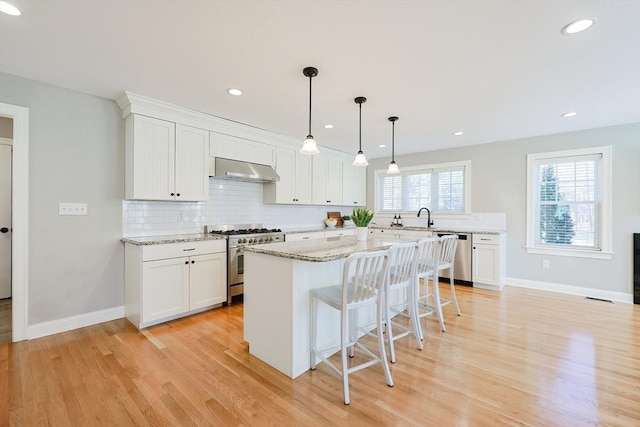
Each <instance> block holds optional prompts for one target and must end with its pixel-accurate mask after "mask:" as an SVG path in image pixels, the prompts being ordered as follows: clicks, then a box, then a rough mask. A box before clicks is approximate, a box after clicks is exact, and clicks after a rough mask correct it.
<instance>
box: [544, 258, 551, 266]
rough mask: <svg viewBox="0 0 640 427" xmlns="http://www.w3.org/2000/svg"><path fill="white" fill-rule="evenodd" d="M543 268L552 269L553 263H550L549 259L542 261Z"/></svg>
mask: <svg viewBox="0 0 640 427" xmlns="http://www.w3.org/2000/svg"><path fill="white" fill-rule="evenodd" d="M542 268H551V263H550V262H549V260H548V259H543V260H542Z"/></svg>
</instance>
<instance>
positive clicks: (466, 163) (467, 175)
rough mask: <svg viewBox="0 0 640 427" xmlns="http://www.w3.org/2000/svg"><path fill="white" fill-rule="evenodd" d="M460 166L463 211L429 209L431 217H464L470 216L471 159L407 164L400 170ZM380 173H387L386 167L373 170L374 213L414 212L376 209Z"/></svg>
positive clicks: (417, 170) (409, 170)
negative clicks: (462, 171)
mask: <svg viewBox="0 0 640 427" xmlns="http://www.w3.org/2000/svg"><path fill="white" fill-rule="evenodd" d="M460 167H462V168H463V170H464V173H463V188H464V195H463V200H464V211H463V212H449V211H434V210H433V209H431V211H432V214H431V217H432V218H434V216H436V217H439V218H446V217H455V218H460V217H465V216H470V215H471V212H472V211H471V184H470V182H471V160H463V161H459V162H448V163H433V164H427V165H418V166H408V167H402V169H401V172H402V173H407V172H422V171H424V172H425V173H427V172H431V171H432V170H435V169H455V168H460ZM380 175H387V169H376V170H375V171H374V189H373V190H374V193H373V203H374V205H373V209H374V213H375V214H376V215H377V216H379V217H385V216H387V215H388V216H392V215H394V214H407V213H415V212H411V211H406V210H393V211H381V210H379V209H378V206H379V194H380V193H379V190H380V185H379V182H380Z"/></svg>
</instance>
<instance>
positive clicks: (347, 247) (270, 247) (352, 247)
mask: <svg viewBox="0 0 640 427" xmlns="http://www.w3.org/2000/svg"><path fill="white" fill-rule="evenodd" d="M424 237H425V236H424V235H419V234H416V235H401V236H398V235H389V236H369V238H368V239H367V240H363V241H359V240H357V239H356V237H355V236H341V237H328V238H325V239H314V240H303V241H293V242H286V241H285V242H281V243H269V244H267V245H254V246H247V247H245V248H244V251H245V252H255V253H259V254H265V255H272V256H276V257H281V258H289V259H295V260H300V261H311V262H328V261H335V260H338V259H343V258H347V257H348V256H349V255H351V254H353V253H356V252H368V251H375V250H381V249H388V248H390V247H391V245H392V244H394V243H400V242H410V241H418V240H420V239H423V238H424Z"/></svg>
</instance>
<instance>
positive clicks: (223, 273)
mask: <svg viewBox="0 0 640 427" xmlns="http://www.w3.org/2000/svg"><path fill="white" fill-rule="evenodd" d="M189 262H190V264H189V265H190V266H191V270H190V272H189V298H190V302H189V309H190V310H196V309H199V308H203V307H208V306H211V305H214V304H220V303H222V302H224V301H226V300H227V254H226V253H225V252H221V253H216V254H207V255H197V256H192V257H190V258H189Z"/></svg>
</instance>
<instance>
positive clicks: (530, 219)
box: [525, 146, 613, 259]
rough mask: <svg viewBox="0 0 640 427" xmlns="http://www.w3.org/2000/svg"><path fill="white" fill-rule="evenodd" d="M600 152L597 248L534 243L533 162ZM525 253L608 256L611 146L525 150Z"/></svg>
mask: <svg viewBox="0 0 640 427" xmlns="http://www.w3.org/2000/svg"><path fill="white" fill-rule="evenodd" d="M593 155H598V156H601V178H600V179H601V182H600V190H601V192H602V197H601V202H600V203H601V209H600V216H599V219H598V221H597V223H596V227H597V228H598V230H597V231H596V232H599V235H600V249H593V248H589V247H584V246H583V247H579V246H575V247H566V248H564V247H557V246H540V245H539V244H537V243H536V232H537V227H536V224H537V221H536V218H537V215H536V212H537V209H538V208H539V205H538V201H537V200H536V196H537V195H538V191H537V185H538V182H537V180H536V163H537V162H538V161H540V160H543V161H544V160H549V161H552V160H560V159H562V158H565V157H580V156H593ZM526 216H527V236H526V237H527V238H526V246H525V248H526V249H527V253H531V254H542V255H557V256H568V257H578V258H596V259H611V258H612V255H613V252H612V232H611V146H600V147H590V148H579V149H574V150H563V151H551V152H545V153H531V154H527V211H526Z"/></svg>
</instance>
